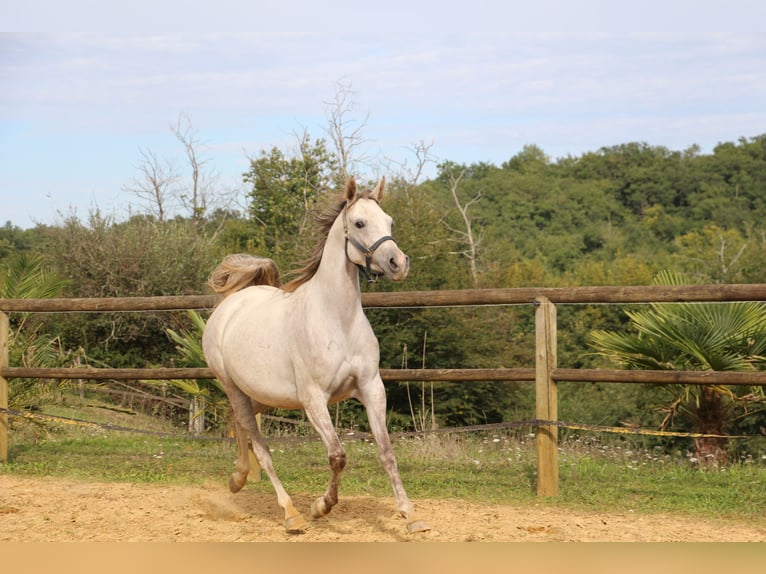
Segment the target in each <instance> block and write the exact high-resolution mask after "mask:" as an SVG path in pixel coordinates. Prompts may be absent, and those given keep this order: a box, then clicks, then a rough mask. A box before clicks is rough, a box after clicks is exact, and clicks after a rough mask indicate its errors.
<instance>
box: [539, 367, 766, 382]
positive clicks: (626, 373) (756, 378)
mask: <svg viewBox="0 0 766 574" xmlns="http://www.w3.org/2000/svg"><path fill="white" fill-rule="evenodd" d="M553 379H554V380H556V381H571V382H589V383H644V384H656V385H667V384H677V385H746V386H766V371H638V370H616V369H554V371H553Z"/></svg>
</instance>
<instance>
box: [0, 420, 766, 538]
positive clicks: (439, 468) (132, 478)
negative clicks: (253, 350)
mask: <svg viewBox="0 0 766 574" xmlns="http://www.w3.org/2000/svg"><path fill="white" fill-rule="evenodd" d="M79 408H80V415H81V416H80V417H79V418H83V417H82V414H83V413H82V408H81V407H79ZM58 409H60V407H58ZM73 411H74V409H73ZM104 411H105V409H99V408H96V409H95V412H92V413H91V418H99V417H102V418H107V419H109V422H112V424H124V421H123V419H124V418H125V417H129V418H130V419H131V420H130V422H131V423H132V425H131V426H134V428H147V429H153V430H161V431H164V432H167V431H169V430H170V431H172V427H170V426H168V425H167V423H163V422H162V421H157V420H156V419H152V418H151V417H145V418H143V417H141V416H140V415H130V414H129V413H120V412H117V413H114V412H112V414H109V413H110V412H111V411H107V412H104ZM74 414H75V412H67V416H72V415H74ZM115 420H117V421H118V422H115ZM136 425H137V426H136ZM176 432H178V429H176ZM342 439H343V442H344V446H345V448H346V453H347V459H348V465H347V467H346V471H345V472H344V474H343V478H342V482H341V494H342V495H371V496H391V495H392V492H391V487H390V485H389V483H388V478H387V477H386V475H385V474H384V472H383V470H382V468H381V466H380V463H379V461H378V458H377V449H376V447H375V445H374V443H372V442H371V441H370V440H369V439H367V438H364V437H361V435H353V436H351V435H345V436H343V437H342ZM607 439H608V440H607ZM607 439H604V440H603V441H602V440H600V438H599V437H598V436H594V435H586V436H585V438H573V437H570V438H568V439H566V440H565V441H563V442H562V444H561V446H560V449H559V451H560V453H559V476H560V486H559V492H560V494H559V496H558V497H556V498H545V499H540V498H538V497H537V496H536V493H535V473H536V454H535V449H534V439H533V438H531V436H530V435H524V434H518V433H513V432H502V433H494V434H493V433H489V434H467V433H462V434H449V435H444V434H441V435H430V436H426V437H419V438H401V439H398V440H396V441H395V444H394V449H395V451H396V454H397V458H398V461H399V469H400V472H401V475H402V478H403V480H404V483H405V486H406V487H407V491H408V493H409V494H410V496H411V497H412V498H414V499H418V498H455V499H463V500H471V501H477V502H485V503H493V504H521V505H525V504H544V505H552V506H560V507H569V508H573V509H590V510H593V511H604V512H606V511H611V512H646V513H657V512H668V513H680V514H687V515H699V516H717V517H727V518H732V519H738V520H750V521H757V522H759V523H763V524H764V525H765V526H766V518H765V517H766V464H765V463H764V462H763V461H752V460H751V461H744V462H740V463H737V464H734V465H732V466H730V467H728V468H726V469H725V470H721V471H717V472H711V471H700V470H696V469H694V468H693V467H692V465H691V464H690V463H689V461H688V458H687V457H686V456H685V455H683V454H682V453H676V454H675V455H667V454H661V453H659V452H656V451H648V450H646V449H643V448H641V447H640V446H637V443H632V442H631V441H630V439H614V440H612V439H611V438H609V437H607ZM269 440H270V444H271V447H272V451H273V452H272V455H273V458H274V464H275V467H276V469H277V472H278V473H279V475H280V478H281V479H282V481H283V483H284V484H285V487H286V488H287V489H288V491H290V492H291V493H295V494H298V493H304V494H311V495H316V494H319V493H321V492H322V491H323V490H324V488H325V486H326V481H327V478H328V476H329V469H328V465H327V457H326V453H325V451H324V448H323V446H322V445H321V443H320V442H319V441H318V440H308V441H306V440H296V439H295V438H290V437H272V438H270V439H269ZM10 446H11V448H10V460H9V462H8V463H6V464H0V473H5V474H19V475H32V476H58V477H67V478H75V479H80V480H86V481H129V482H144V483H163V484H168V483H173V484H193V485H208V484H211V483H220V484H221V485H226V484H227V482H228V475H229V473H230V472H231V470H232V469H233V465H234V460H235V458H236V448H235V445H234V444H233V443H231V442H227V441H223V440H195V439H189V438H182V439H179V438H177V437H170V438H169V437H159V436H152V435H143V434H132V433H125V432H117V431H102V430H94V429H89V428H82V427H70V426H68V425H67V426H66V427H55V426H54V427H49V428H48V429H47V430H45V431H41V430H40V429H35V428H34V427H28V428H26V429H22V430H20V431H17V432H12V434H11V445H10ZM249 484H250V486H249V488H253V489H257V490H258V491H262V492H266V493H271V492H273V491H272V488H271V485H270V483H269V482H268V480H262V481H259V482H258V481H251V482H250V483H249Z"/></svg>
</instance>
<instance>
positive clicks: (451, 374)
mask: <svg viewBox="0 0 766 574" xmlns="http://www.w3.org/2000/svg"><path fill="white" fill-rule="evenodd" d="M218 300H219V297H218V296H217V295H189V296H169V297H167V296H166V297H122V298H118V297H115V298H102V299H90V298H75V299H0V408H7V406H8V402H7V401H8V385H7V379H8V378H14V377H23V378H49V379H117V380H141V379H147V380H150V379H154V380H163V379H165V380H166V379H206V378H212V373H211V371H210V370H209V369H206V368H198V369H190V368H157V369H93V368H72V369H63V368H60V369H37V368H26V367H11V366H9V365H8V341H9V331H8V329H9V327H8V316H7V314H6V313H9V312H19V313H70V312H137V311H141V312H145V311H176V310H179V311H180V310H187V309H197V310H204V309H211V308H213V307H214V306H215V305H216V304H217V302H218ZM722 301H766V284H738V285H682V286H660V285H653V286H606V287H556V288H532V287H530V288H510V289H465V290H445V291H404V292H385V293H363V294H362V305H363V306H365V307H379V308H390V307H453V306H465V305H524V304H534V305H535V308H536V310H535V333H536V337H535V347H536V352H535V356H536V359H535V367H534V368H516V369H382V370H381V376H382V378H383V380H384V381H467V382H470V381H534V382H535V396H536V418H537V419H538V420H544V421H552V422H556V421H557V416H558V415H557V411H558V406H557V398H556V387H557V383H558V382H562V381H572V382H578V381H587V382H620V383H649V384H671V383H676V384H699V385H706V384H719V385H720V384H724V385H764V386H766V372H748V373H744V372H720V371H716V372H713V371H704V372H702V371H634V370H631V371H624V370H612V369H561V368H558V366H557V359H556V334H557V329H556V307H555V305H556V304H557V303H559V304H619V303H622V304H634V303H635V304H640V303H679V302H686V303H694V302H722ZM7 431H8V418H7V415H5V414H2V413H0V461H5V460H7V456H8V435H7ZM557 440H558V438H557V427H556V426H555V425H540V426H539V427H538V430H537V439H536V442H537V452H538V473H537V476H538V478H537V492H538V494H539V495H541V496H555V495H556V494H557V493H558V462H557Z"/></svg>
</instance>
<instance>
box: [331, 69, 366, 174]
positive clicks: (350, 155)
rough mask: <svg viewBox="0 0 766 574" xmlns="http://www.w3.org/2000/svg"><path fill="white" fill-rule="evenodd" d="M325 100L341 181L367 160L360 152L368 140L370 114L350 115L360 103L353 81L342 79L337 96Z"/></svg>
mask: <svg viewBox="0 0 766 574" xmlns="http://www.w3.org/2000/svg"><path fill="white" fill-rule="evenodd" d="M324 103H325V106H326V114H327V121H328V126H327V128H326V129H325V132H326V133H327V135H328V136H329V137H330V141H331V142H332V144H333V147H334V148H335V153H336V154H337V156H338V167H337V171H338V175H337V179H338V182H337V183H339V184H342V183H344V182H345V181H346V180H347V179H348V177H349V175H351V174H352V173H353V172H354V171H355V170H356V166H357V165H358V164H360V163H364V162H365V161H366V160H367V158H365V157H364V156H363V155H362V154H359V153H358V152H359V148H360V147H361V146H362V145H363V144H364V143H365V142H366V140H365V139H364V137H363V136H362V132H363V130H364V128H365V126H366V125H367V120H368V119H369V117H370V114H369V113H367V114H366V115H365V116H364V118H363V119H362V120H355V119H353V118H351V117H350V114H352V113H353V112H354V109H355V107H356V102H355V100H354V91H353V90H352V89H351V84H350V83H343V82H342V81H340V80H339V81H338V82H336V83H335V94H334V97H333V100H332V101H326V102H324Z"/></svg>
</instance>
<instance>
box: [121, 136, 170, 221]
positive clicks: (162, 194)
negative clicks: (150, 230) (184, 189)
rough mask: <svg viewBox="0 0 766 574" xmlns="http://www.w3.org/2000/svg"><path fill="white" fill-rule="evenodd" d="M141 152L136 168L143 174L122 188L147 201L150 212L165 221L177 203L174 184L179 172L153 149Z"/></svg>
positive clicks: (141, 150)
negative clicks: (158, 156)
mask: <svg viewBox="0 0 766 574" xmlns="http://www.w3.org/2000/svg"><path fill="white" fill-rule="evenodd" d="M139 153H140V154H141V162H140V163H139V164H137V165H136V166H135V168H136V170H138V172H139V173H140V174H141V175H140V177H136V178H133V179H132V180H130V183H129V184H127V185H125V186H123V188H122V189H123V191H126V192H128V193H132V194H134V195H136V196H137V197H138V198H139V199H140V200H141V201H143V202H146V203H147V204H148V206H149V207H148V209H149V213H151V214H152V215H154V216H155V217H156V218H157V220H158V221H160V222H162V221H165V217H166V215H167V214H168V212H169V210H170V209H172V207H173V204H174V203H175V197H174V194H175V189H174V186H175V184H176V183H177V182H178V180H179V176H178V173H176V171H175V169H174V168H173V166H172V164H171V163H170V162H167V161H165V162H162V161H160V160H159V158H157V155H156V154H155V153H154V152H153V151H151V150H143V149H139Z"/></svg>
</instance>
